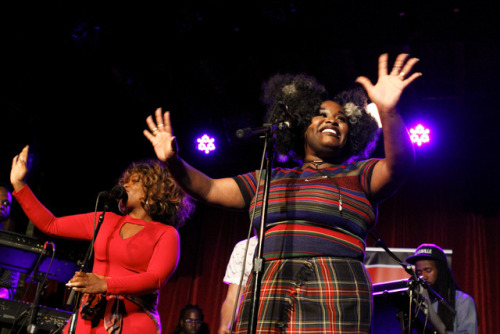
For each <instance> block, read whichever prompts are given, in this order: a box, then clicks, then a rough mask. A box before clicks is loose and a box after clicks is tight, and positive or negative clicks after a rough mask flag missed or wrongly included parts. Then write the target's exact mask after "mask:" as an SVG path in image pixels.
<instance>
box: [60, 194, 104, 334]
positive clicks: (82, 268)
mask: <svg viewBox="0 0 500 334" xmlns="http://www.w3.org/2000/svg"><path fill="white" fill-rule="evenodd" d="M107 211H109V202H108V201H106V202H105V203H104V210H103V211H102V213H101V214H100V215H99V220H98V222H97V226H96V228H95V230H94V235H93V236H92V242H91V243H90V245H89V248H88V249H87V253H86V254H85V257H84V259H83V261H81V262H80V272H84V271H86V270H87V267H88V263H89V262H90V260H91V258H92V251H93V248H94V241H95V238H96V237H97V233H99V229H100V228H101V225H102V222H103V220H104V214H105V213H106V212H107ZM75 294H76V292H75V290H73V289H71V292H70V294H69V297H68V301H67V302H66V306H68V307H69V306H71V304H73V299H75ZM80 297H81V294H80V293H78V295H77V296H76V301H75V305H74V308H73V314H72V315H71V318H70V320H69V327H68V334H74V333H75V330H76V323H77V320H78V306H79V305H78V304H79V303H80Z"/></svg>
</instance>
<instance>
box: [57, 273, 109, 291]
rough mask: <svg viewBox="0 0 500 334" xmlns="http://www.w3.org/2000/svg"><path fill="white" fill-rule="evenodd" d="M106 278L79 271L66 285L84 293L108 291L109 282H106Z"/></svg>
mask: <svg viewBox="0 0 500 334" xmlns="http://www.w3.org/2000/svg"><path fill="white" fill-rule="evenodd" d="M105 278H106V277H105V276H102V275H98V274H94V273H84V272H81V271H77V272H76V273H75V275H74V276H73V278H72V279H70V280H69V282H68V283H66V286H69V287H71V288H73V290H75V291H78V292H83V293H106V291H108V283H106V280H105Z"/></svg>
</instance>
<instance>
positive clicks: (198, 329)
mask: <svg viewBox="0 0 500 334" xmlns="http://www.w3.org/2000/svg"><path fill="white" fill-rule="evenodd" d="M174 333H178V334H201V333H208V329H207V326H206V324H205V323H204V322H203V311H202V310H201V308H200V307H199V306H198V305H192V304H187V305H186V306H185V307H184V308H183V309H182V310H181V313H180V315H179V322H178V324H177V327H176V329H175V331H174Z"/></svg>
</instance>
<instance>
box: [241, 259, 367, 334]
mask: <svg viewBox="0 0 500 334" xmlns="http://www.w3.org/2000/svg"><path fill="white" fill-rule="evenodd" d="M253 284H254V279H253V275H252V277H251V282H250V283H249V285H248V286H247V289H246V291H245V295H244V301H243V306H242V309H241V314H240V315H239V317H238V319H239V320H238V323H237V328H236V331H235V332H236V333H238V334H240V333H241V334H243V333H247V329H248V322H249V317H250V312H251V308H252V287H253ZM371 316H372V290H371V282H370V279H369V277H368V274H367V272H366V270H365V268H364V266H363V264H362V263H361V262H360V261H357V260H352V259H336V258H329V257H314V258H294V259H280V260H271V261H266V263H265V268H264V272H263V274H262V283H261V292H260V297H259V310H258V321H257V325H256V332H257V333H342V334H346V333H353V334H354V333H370V326H371Z"/></svg>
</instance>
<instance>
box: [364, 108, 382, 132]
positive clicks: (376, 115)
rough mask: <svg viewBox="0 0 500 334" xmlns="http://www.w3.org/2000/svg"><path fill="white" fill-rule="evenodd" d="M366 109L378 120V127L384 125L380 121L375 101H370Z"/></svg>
mask: <svg viewBox="0 0 500 334" xmlns="http://www.w3.org/2000/svg"><path fill="white" fill-rule="evenodd" d="M366 111H367V112H368V114H370V115H371V116H372V117H373V118H375V120H376V121H377V124H378V127H379V128H381V127H382V123H381V122H380V115H379V114H378V109H377V106H376V105H375V103H373V102H372V103H370V104H368V105H367V106H366Z"/></svg>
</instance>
